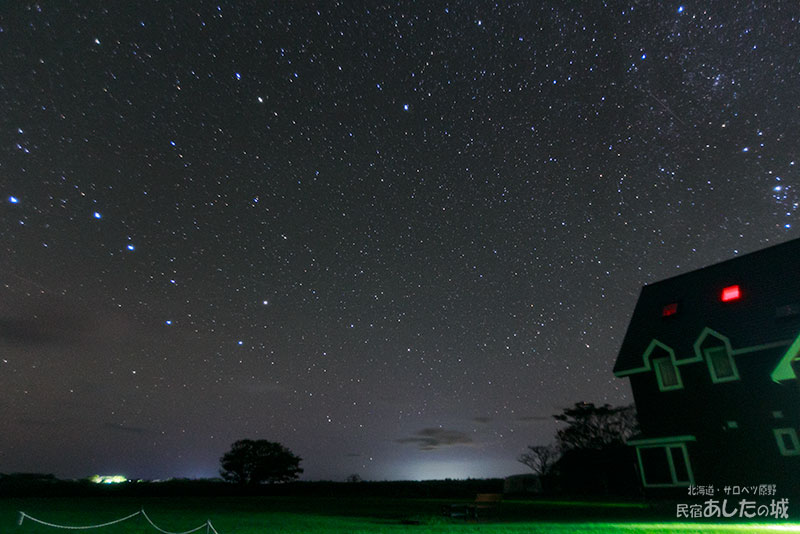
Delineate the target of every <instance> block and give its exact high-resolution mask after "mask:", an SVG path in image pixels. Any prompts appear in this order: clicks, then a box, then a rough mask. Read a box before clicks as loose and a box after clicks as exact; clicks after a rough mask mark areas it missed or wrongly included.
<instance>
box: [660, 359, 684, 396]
mask: <svg viewBox="0 0 800 534" xmlns="http://www.w3.org/2000/svg"><path fill="white" fill-rule="evenodd" d="M653 367H655V369H656V380H657V381H658V389H660V390H661V391H670V390H673V389H681V388H683V382H681V375H680V374H678V369H677V368H676V367H675V364H674V363H672V358H669V357H663V358H656V359H654V360H653Z"/></svg>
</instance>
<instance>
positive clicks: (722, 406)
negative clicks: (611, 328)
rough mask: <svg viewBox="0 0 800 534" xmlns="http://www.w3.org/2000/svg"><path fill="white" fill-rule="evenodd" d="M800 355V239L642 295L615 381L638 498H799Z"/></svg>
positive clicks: (678, 278)
mask: <svg viewBox="0 0 800 534" xmlns="http://www.w3.org/2000/svg"><path fill="white" fill-rule="evenodd" d="M799 353H800V239H795V240H793V241H788V242H786V243H783V244H780V245H776V246H773V247H770V248H767V249H764V250H761V251H758V252H754V253H752V254H747V255H743V256H739V257H736V258H734V259H731V260H728V261H724V262H722V263H718V264H716V265H712V266H710V267H706V268H703V269H699V270H697V271H693V272H690V273H686V274H683V275H680V276H676V277H674V278H669V279H667V280H663V281H661V282H657V283H654V284H650V285H647V286H645V287H643V288H642V291H641V294H640V296H639V301H638V302H637V304H636V309H635V310H634V312H633V317H632V318H631V322H630V326H629V327H628V331H627V333H626V334H625V339H624V340H623V342H622V348H621V349H620V353H619V357H618V358H617V362H616V365H615V366H614V374H615V375H616V376H618V377H627V378H630V381H631V388H632V389H633V395H634V400H635V402H636V409H637V413H638V417H639V426H640V434H638V435H637V436H635V437H634V438H632V439H631V440H629V441H628V444H629V445H631V446H633V447H635V450H636V458H637V460H638V466H639V473H640V475H641V480H642V484H643V486H644V487H645V489H646V490H650V491H651V492H658V491H661V490H660V489H653V488H667V489H669V488H681V487H684V488H685V487H686V486H689V485H714V486H715V487H716V488H720V489H721V488H722V486H725V485H739V486H742V485H745V484H749V485H752V484H776V485H777V491H778V492H785V491H789V490H792V489H793V488H796V487H798V481H799V480H800V441H799V440H798V432H800V417H799V416H800V386H799V384H800V382H799V381H798V376H800V364H798V354H799ZM685 491H686V490H685V489H684V490H683V492H684V493H685Z"/></svg>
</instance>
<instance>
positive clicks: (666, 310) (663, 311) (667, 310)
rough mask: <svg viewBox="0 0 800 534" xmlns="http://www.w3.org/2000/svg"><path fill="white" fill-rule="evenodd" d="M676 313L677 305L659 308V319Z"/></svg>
mask: <svg viewBox="0 0 800 534" xmlns="http://www.w3.org/2000/svg"><path fill="white" fill-rule="evenodd" d="M676 313H678V303H677V302H673V303H672V304H667V305H666V306H664V307H663V308H661V317H669V316H671V315H675V314H676Z"/></svg>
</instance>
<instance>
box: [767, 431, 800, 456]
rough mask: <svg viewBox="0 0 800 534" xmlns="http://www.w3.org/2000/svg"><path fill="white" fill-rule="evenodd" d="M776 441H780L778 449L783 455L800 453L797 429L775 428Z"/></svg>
mask: <svg viewBox="0 0 800 534" xmlns="http://www.w3.org/2000/svg"><path fill="white" fill-rule="evenodd" d="M772 433H773V434H774V435H775V441H777V442H778V450H779V451H781V454H782V455H783V456H797V455H800V441H798V439H797V431H796V430H795V429H794V428H773V429H772Z"/></svg>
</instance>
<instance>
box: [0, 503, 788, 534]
mask: <svg viewBox="0 0 800 534" xmlns="http://www.w3.org/2000/svg"><path fill="white" fill-rule="evenodd" d="M452 502H453V501H443V500H436V499H377V498H376V499H369V498H366V499H365V498H358V499H357V498H340V499H335V498H319V497H316V498H314V497H236V498H230V497H220V498H175V497H171V498H162V499H157V498H141V499H139V498H131V497H109V498H75V499H69V498H47V499H34V498H26V499H4V500H1V501H0V532H3V533H14V534H44V533H48V534H54V533H58V532H66V531H65V530H61V529H57V528H51V527H46V526H42V525H39V524H36V523H35V522H33V521H31V520H29V519H26V520H25V521H23V524H22V525H21V526H20V525H18V519H19V511H24V512H25V513H26V514H28V515H30V516H33V517H36V518H38V519H41V520H43V521H47V522H51V523H56V524H60V525H70V526H83V525H95V524H100V523H105V522H108V521H113V520H115V519H118V518H121V517H125V516H127V515H130V514H132V513H134V512H136V511H138V510H140V509H142V508H144V510H145V511H146V512H147V515H148V517H150V518H151V519H152V521H153V522H154V523H155V524H157V525H158V526H159V527H160V528H162V529H164V530H166V531H169V532H186V531H188V530H190V529H193V528H195V527H198V526H201V525H205V522H206V520H207V519H208V520H210V521H211V523H212V524H213V526H214V528H215V529H216V530H217V532H218V533H219V534H256V533H281V534H284V533H285V534H289V533H291V534H300V533H303V534H316V533H320V534H322V533H332V534H356V533H385V534H393V533H398V534H399V533H419V534H445V533H452V534H473V533H476V534H477V533H481V534H494V533H498V534H499V533H509V534H516V533H519V534H522V533H526V534H538V533H542V534H544V533H555V534H562V533H563V534H567V533H574V534H597V533H600V532H620V533H645V532H647V533H651V532H652V533H674V534H683V533H686V534H688V533H738V532H751V533H758V532H798V533H800V523H769V524H767V523H764V524H755V523H750V524H737V523H735V522H724V523H720V524H710V523H674V522H669V521H667V522H660V523H656V522H653V521H652V517H653V516H654V514H655V512H654V511H653V510H652V509H650V508H648V507H647V506H646V505H643V504H638V503H581V502H529V501H509V502H504V503H503V504H502V506H501V508H500V509H499V510H498V511H497V512H496V513H495V514H493V515H492V516H491V517H487V518H485V519H483V520H480V521H478V522H466V521H464V520H461V519H451V518H447V517H443V516H442V515H441V509H442V506H443V505H446V504H450V503H452ZM661 513H662V517H663V511H662V512H661ZM648 519H649V520H648ZM71 532H76V531H75V530H72V531H71ZM83 532H97V533H98V534H103V533H107V532H113V533H115V534H133V533H140V534H142V533H157V532H158V531H157V530H156V529H154V528H153V527H152V526H150V525H149V524H148V523H147V522H146V520H145V519H144V518H143V517H142V516H141V515H139V516H137V517H135V518H132V519H130V520H128V521H125V522H123V523H118V524H115V525H112V526H109V527H104V528H100V529H93V530H89V531H83ZM199 532H202V533H205V532H206V528H205V527H204V528H202V529H201V530H200V531H199Z"/></svg>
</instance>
